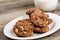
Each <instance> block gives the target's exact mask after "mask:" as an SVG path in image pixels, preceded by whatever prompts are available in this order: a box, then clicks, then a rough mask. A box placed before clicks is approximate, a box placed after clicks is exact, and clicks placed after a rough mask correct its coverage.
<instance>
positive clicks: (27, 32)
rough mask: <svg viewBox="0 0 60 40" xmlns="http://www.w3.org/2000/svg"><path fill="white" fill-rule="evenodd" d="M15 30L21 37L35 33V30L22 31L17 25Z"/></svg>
mask: <svg viewBox="0 0 60 40" xmlns="http://www.w3.org/2000/svg"><path fill="white" fill-rule="evenodd" d="M13 32H14V33H15V34H16V35H17V36H20V37H28V36H32V35H33V31H31V30H23V31H20V30H19V29H18V28H17V27H16V26H15V27H14V29H13Z"/></svg>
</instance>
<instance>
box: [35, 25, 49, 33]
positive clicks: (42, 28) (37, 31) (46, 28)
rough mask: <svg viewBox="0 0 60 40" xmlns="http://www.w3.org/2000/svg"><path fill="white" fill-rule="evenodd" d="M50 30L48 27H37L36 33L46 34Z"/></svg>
mask: <svg viewBox="0 0 60 40" xmlns="http://www.w3.org/2000/svg"><path fill="white" fill-rule="evenodd" d="M48 30H49V27H48V26H46V27H41V28H40V27H37V26H36V27H35V28H34V32H35V33H44V32H47V31H48Z"/></svg>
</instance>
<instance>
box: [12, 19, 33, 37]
mask: <svg viewBox="0 0 60 40" xmlns="http://www.w3.org/2000/svg"><path fill="white" fill-rule="evenodd" d="M33 30H34V25H33V24H32V23H31V22H30V20H29V19H24V20H19V21H18V22H16V24H15V26H14V28H13V32H14V33H15V34H16V35H17V36H31V35H33Z"/></svg>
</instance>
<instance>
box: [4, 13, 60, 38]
mask: <svg viewBox="0 0 60 40" xmlns="http://www.w3.org/2000/svg"><path fill="white" fill-rule="evenodd" d="M47 14H48V15H49V17H50V18H52V19H53V20H54V21H53V23H51V24H50V25H49V31H48V32H46V33H43V34H33V36H31V37H17V36H16V35H14V34H13V33H12V30H13V27H14V25H15V23H16V22H17V21H18V20H22V19H27V18H29V17H28V16H27V15H23V16H20V17H18V18H16V19H14V20H12V21H11V22H9V23H8V24H7V25H6V26H5V28H4V34H5V35H6V36H7V37H9V38H12V39H37V38H42V37H45V36H48V35H50V34H52V33H54V32H56V31H57V30H58V29H60V17H59V16H58V15H56V14H54V13H47ZM54 22H55V25H54V26H53V24H54Z"/></svg>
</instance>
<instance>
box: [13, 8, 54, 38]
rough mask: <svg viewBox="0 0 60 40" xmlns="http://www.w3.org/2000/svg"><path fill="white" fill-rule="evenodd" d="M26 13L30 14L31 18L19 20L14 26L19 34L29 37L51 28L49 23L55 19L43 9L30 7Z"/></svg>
mask: <svg viewBox="0 0 60 40" xmlns="http://www.w3.org/2000/svg"><path fill="white" fill-rule="evenodd" d="M26 14H27V15H29V19H24V20H19V21H18V22H16V24H15V26H14V28H13V32H14V33H15V34H16V35H17V36H22V37H27V36H32V35H33V34H34V33H44V32H47V31H48V30H49V27H48V24H50V23H52V21H53V20H52V19H50V18H49V15H48V14H45V13H44V11H43V10H42V9H30V10H27V11H26Z"/></svg>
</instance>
